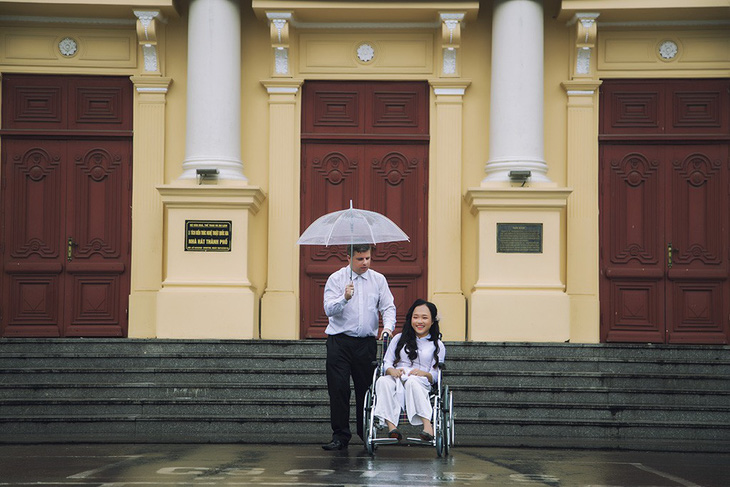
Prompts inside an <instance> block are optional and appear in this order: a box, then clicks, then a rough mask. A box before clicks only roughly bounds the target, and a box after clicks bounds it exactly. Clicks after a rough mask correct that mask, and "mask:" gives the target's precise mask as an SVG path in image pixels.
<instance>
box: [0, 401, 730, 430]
mask: <svg viewBox="0 0 730 487" xmlns="http://www.w3.org/2000/svg"><path fill="white" fill-rule="evenodd" d="M0 408H2V417H4V418H6V419H8V418H13V417H14V418H21V417H35V418H39V419H40V418H43V417H46V416H59V415H62V416H64V417H66V418H67V419H71V418H75V417H91V416H102V417H106V416H130V417H133V416H134V417H145V416H170V417H178V418H188V417H198V418H199V417H204V416H208V417H219V416H226V417H240V418H249V417H256V416H261V415H265V416H267V417H270V418H272V420H278V421H283V420H287V419H288V418H292V417H300V416H303V415H304V416H310V417H327V415H328V414H329V401H328V400H327V398H326V397H320V398H317V399H301V398H297V399H288V400H284V399H273V398H251V399H205V398H190V399H180V398H175V399H138V400H131V399H126V398H117V399H99V398H94V399H77V398H73V399H58V398H55V399H42V400H33V399H3V400H0ZM454 409H455V411H456V414H457V417H458V419H459V420H460V421H461V420H466V419H482V420H485V419H486V420H488V421H494V420H499V419H507V418H516V419H525V418H528V419H529V420H531V421H534V420H541V419H564V420H565V421H566V424H567V423H569V422H572V421H575V420H589V419H595V420H599V421H600V420H609V421H613V422H614V423H615V424H617V425H623V424H632V423H635V422H641V421H653V422H657V423H658V422H664V423H667V424H674V423H676V422H678V421H680V422H681V421H686V422H690V423H696V422H708V423H709V422H711V423H722V422H724V421H727V420H728V419H730V405H725V406H715V407H709V406H705V407H702V408H686V407H681V406H658V405H655V406H653V407H651V408H647V407H646V406H645V405H640V404H622V405H607V404H601V403H582V404H562V405H556V404H553V403H539V402H530V403H505V402H487V403H481V402H478V403H472V402H467V401H460V402H459V403H458V405H455V407H454ZM354 415H355V409H354V403H353V409H352V416H353V417H354Z"/></svg>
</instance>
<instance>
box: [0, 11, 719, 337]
mask: <svg viewBox="0 0 730 487" xmlns="http://www.w3.org/2000/svg"><path fill="white" fill-rule="evenodd" d="M729 25H730V6H728V4H727V2H726V1H724V0H696V1H693V2H686V1H683V0H664V1H662V2H659V1H654V0H544V1H540V0H494V1H488V0H483V1H441V2H437V1H400V2H395V1H382V2H380V1H376V2H350V1H342V2H337V1H308V0H251V1H246V0H240V1H237V0H189V1H188V0H186V1H173V0H157V1H155V0H134V1H132V0H127V1H125V0H108V1H104V2H93V1H89V0H77V1H75V0H65V1H63V0H59V1H33V0H29V1H13V0H0V73H1V74H2V76H3V79H4V81H5V80H6V79H12V78H13V76H15V75H19V74H23V75H38V76H40V75H50V76H65V75H84V76H98V77H105V76H116V77H119V76H123V77H128V78H129V79H130V80H131V83H132V92H133V102H132V113H133V118H132V135H131V140H132V173H131V174H132V176H131V191H132V195H131V210H130V211H131V214H130V217H131V237H130V242H131V252H130V255H131V260H130V265H129V272H130V275H129V295H128V297H127V298H128V307H127V308H126V309H127V310H128V325H127V328H126V335H127V336H129V337H131V338H183V339H195V338H236V339H259V338H261V339H284V340H296V339H300V338H303V336H302V332H301V329H302V328H301V323H300V321H301V311H302V310H301V307H302V306H303V304H302V289H300V272H301V270H300V269H301V266H300V248H299V247H298V246H297V244H296V241H297V238H298V236H299V234H300V232H301V221H300V219H301V215H302V204H303V203H302V201H303V198H302V190H301V188H302V180H301V170H302V169H301V167H302V166H301V151H302V110H303V103H302V92H303V89H304V86H306V84H307V83H308V82H313V81H324V80H327V81H342V82H346V81H354V80H358V81H368V82H370V81H373V82H374V81H418V82H424V83H427V85H428V90H429V91H428V101H427V103H428V136H429V141H428V184H427V192H428V193H427V195H428V208H427V211H426V213H425V214H426V215H427V218H426V221H425V222H423V225H426V232H427V242H428V246H427V257H426V267H427V270H428V272H427V282H426V289H427V296H425V297H427V298H428V299H429V300H432V301H433V302H435V303H436V304H437V306H438V307H439V310H440V313H441V318H442V325H441V329H442V332H443V334H444V339H446V340H474V341H527V342H543V341H546V342H565V341H570V342H574V343H597V342H600V341H602V340H603V339H604V337H602V331H601V330H602V328H601V327H602V326H604V325H602V324H601V319H602V318H601V316H602V309H603V310H604V311H603V312H605V309H604V307H605V306H607V303H606V302H605V299H602V297H601V296H602V295H601V292H600V289H599V288H600V280H601V269H602V265H601V251H602V248H603V246H604V245H607V244H603V243H602V242H603V240H602V236H601V235H602V232H605V231H606V230H605V229H604V227H602V226H601V225H602V224H601V220H600V218H601V217H600V212H599V208H600V205H601V202H600V201H601V200H600V198H601V195H600V185H599V181H600V180H601V179H600V175H599V172H600V167H601V166H600V161H599V159H600V156H599V152H600V150H599V141H600V140H604V139H601V136H600V134H599V131H600V123H599V119H600V117H601V114H602V113H603V110H606V109H607V107H606V106H601V95H600V90H601V85H602V83H604V81H606V80H658V79H661V80H697V79H702V80H720V79H727V78H730V30H729V29H728V26H729ZM7 93H8V92H7V91H6V90H4V91H3V95H2V96H3V99H2V100H1V102H2V104H3V106H5V105H6V104H7V103H8V100H7V99H6V97H7V96H8V94H7ZM722 110H725V111H728V110H730V107H727V106H725V107H724V108H722ZM723 113H724V112H723ZM724 116H726V115H721V117H724ZM4 120H7V119H4ZM2 129H3V132H2V133H1V135H2V142H3V144H5V143H6V141H7V139H8V138H9V137H20V136H21V135H19V134H18V132H9V131H8V127H6V126H4V127H2ZM53 136H54V137H63V134H62V133H55V134H54V135H53ZM713 140H715V139H713ZM723 140H724V139H723ZM655 142H656V141H655ZM713 143H714V142H713ZM727 143H728V142H727V141H726V142H724V144H725V145H727ZM3 154H4V159H3V161H2V164H3V165H5V166H8V165H9V164H11V161H9V160H6V157H5V153H3ZM726 163H727V161H725V165H727V164H726ZM210 170H213V172H216V171H217V172H216V173H215V174H213V175H210V174H209V173H207V172H206V171H210ZM526 171H529V176H525V172H526ZM3 174H5V173H3ZM525 177H526V179H525ZM4 201H5V200H4ZM4 204H5V205H6V206H7V205H8V204H9V203H7V202H6V203H4ZM5 210H6V211H7V208H5ZM724 211H725V213H724V215H725V217H724V218H726V220H727V214H728V213H727V212H728V210H727V209H725V210H724ZM191 221H200V222H221V221H224V222H230V226H229V227H228V228H229V229H230V233H229V234H227V236H228V238H230V248H229V249H228V250H227V251H222V252H196V251H191V250H190V249H189V248H188V246H187V245H186V244H187V243H188V242H187V241H186V239H187V238H189V237H190V233H189V232H188V233H186V225H187V224H188V222H191ZM525 228H527V229H528V230H532V231H535V230H536V229H537V231H538V233H537V239H538V240H539V245H538V248H537V249H535V248H532V247H530V245H529V244H531V243H534V242H532V241H530V242H527V243H526V240H525V238H526V237H525V235H526V233H525V232H524V229H525ZM605 228H607V227H605ZM501 232H506V233H501ZM724 233H725V234H728V228H727V227H726V228H725V229H724ZM533 237H534V235H533ZM511 238H516V239H517V240H518V242H517V245H518V247H517V250H515V249H512V250H510V249H509V247H510V242H511V240H510V239H511ZM70 245H71V244H69V248H70ZM525 246H527V247H530V248H529V249H527V250H525V248H526V247H525ZM505 249H506V250H505ZM725 250H727V247H725ZM662 257H663V256H662ZM6 262H7V261H6ZM8 265H9V264H6V268H5V271H6V273H7V272H9V271H8ZM377 265H378V263H377V261H376V262H375V264H374V267H375V268H377ZM332 270H335V269H332ZM720 280H721V281H723V282H724V280H725V278H724V277H723V278H721V279H720ZM7 289H9V287H8V286H6V287H5V288H4V290H3V292H4V293H5V292H6V291H7ZM721 292H722V293H725V291H721ZM725 294H726V293H725ZM5 302H6V303H11V304H6V306H9V305H10V306H11V305H12V302H13V301H5ZM304 305H305V306H306V305H309V304H307V303H305V304H304ZM3 315H4V316H5V317H7V316H8V315H9V312H8V311H7V310H6V311H5V312H4V313H3ZM8 319H9V318H8ZM7 326H10V325H9V324H8V325H7ZM720 327H721V328H722V329H723V330H725V331H724V333H726V336H727V330H728V322H727V320H724V322H723V323H722V324H721V325H720ZM6 329H7V328H6Z"/></svg>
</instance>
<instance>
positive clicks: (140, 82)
mask: <svg viewBox="0 0 730 487" xmlns="http://www.w3.org/2000/svg"><path fill="white" fill-rule="evenodd" d="M129 79H130V80H132V83H133V84H134V89H135V90H137V93H163V94H164V93H167V90H168V89H169V88H170V85H171V84H172V78H164V77H156V78H150V77H148V76H130V77H129Z"/></svg>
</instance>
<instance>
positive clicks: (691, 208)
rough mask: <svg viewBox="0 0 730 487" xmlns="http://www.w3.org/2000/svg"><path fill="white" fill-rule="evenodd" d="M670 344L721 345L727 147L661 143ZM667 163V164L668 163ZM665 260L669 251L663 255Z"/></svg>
mask: <svg viewBox="0 0 730 487" xmlns="http://www.w3.org/2000/svg"><path fill="white" fill-rule="evenodd" d="M665 150H666V151H667V161H668V164H667V167H668V168H669V167H671V169H668V170H667V176H668V179H669V181H668V182H667V186H668V187H670V188H671V197H670V198H671V211H670V212H668V214H667V242H668V244H667V246H668V250H667V251H668V252H669V243H671V246H672V249H671V250H672V254H671V255H672V261H671V265H669V263H668V264H667V302H668V306H667V325H668V341H669V342H697V341H702V342H709V343H723V342H725V340H726V336H725V333H724V329H725V326H726V325H725V324H726V322H727V317H728V294H729V293H728V291H729V290H730V289H729V288H728V263H727V257H726V256H727V254H728V252H727V250H728V248H727V235H728V226H727V218H728V216H727V213H728V212H727V207H728V198H727V195H728V186H727V169H726V167H727V161H728V147H727V145H724V144H718V145H708V146H699V145H686V146H685V145H682V146H666V147H665ZM670 162H671V164H670ZM667 258H669V254H668V255H667Z"/></svg>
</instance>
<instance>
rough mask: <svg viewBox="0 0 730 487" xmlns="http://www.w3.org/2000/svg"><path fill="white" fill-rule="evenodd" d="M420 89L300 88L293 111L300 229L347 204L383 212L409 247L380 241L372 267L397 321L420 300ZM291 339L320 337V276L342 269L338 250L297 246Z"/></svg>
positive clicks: (323, 320)
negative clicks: (298, 130)
mask: <svg viewBox="0 0 730 487" xmlns="http://www.w3.org/2000/svg"><path fill="white" fill-rule="evenodd" d="M427 93H428V92H427V85H426V84H425V83H413V82H397V83H396V82H393V83H390V82H373V83H366V82H308V83H307V84H305V87H304V90H303V100H304V102H303V108H302V213H301V231H304V230H305V229H306V228H307V227H308V226H309V224H311V223H312V222H313V221H314V220H316V219H317V218H319V217H320V216H322V215H324V214H326V213H330V212H333V211H338V210H342V209H345V208H348V207H349V205H350V201H351V200H352V203H353V206H355V207H356V208H362V209H367V210H371V211H375V212H378V213H381V214H383V215H386V216H387V217H388V218H390V219H391V220H393V221H394V222H395V223H396V224H397V225H398V226H400V227H401V228H402V229H403V231H405V232H406V234H407V235H408V236H409V237H410V242H390V243H381V244H378V245H377V246H376V247H375V250H374V252H373V269H375V270H377V271H378V272H381V273H383V274H385V276H386V277H387V279H388V284H389V285H390V289H391V291H392V293H393V297H394V298H395V303H396V308H397V322H398V323H400V324H402V323H403V319H404V317H405V312H406V311H407V309H408V307H409V306H410V304H411V303H412V302H413V300H414V299H416V298H417V297H426V291H427V290H426V258H427V255H426V249H427V243H426V236H427V228H426V222H427V216H426V211H427V188H426V182H427V180H428V178H427V175H428V160H427V159H428V98H427ZM300 255H301V269H300V296H301V320H302V321H301V336H302V337H303V338H321V337H324V336H325V334H324V330H325V328H326V327H327V317H326V316H325V314H324V310H323V309H322V300H323V293H324V285H325V283H326V281H327V278H328V277H329V275H330V274H331V273H332V272H334V271H335V270H337V269H339V268H341V267H344V266H345V265H347V255H346V250H345V248H344V247H342V246H338V247H324V246H302V248H301V249H300Z"/></svg>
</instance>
